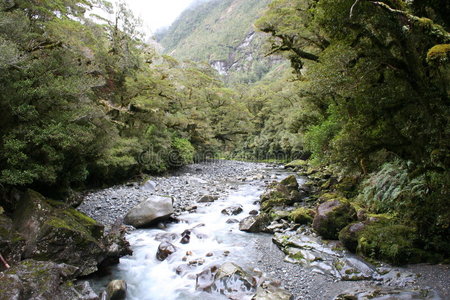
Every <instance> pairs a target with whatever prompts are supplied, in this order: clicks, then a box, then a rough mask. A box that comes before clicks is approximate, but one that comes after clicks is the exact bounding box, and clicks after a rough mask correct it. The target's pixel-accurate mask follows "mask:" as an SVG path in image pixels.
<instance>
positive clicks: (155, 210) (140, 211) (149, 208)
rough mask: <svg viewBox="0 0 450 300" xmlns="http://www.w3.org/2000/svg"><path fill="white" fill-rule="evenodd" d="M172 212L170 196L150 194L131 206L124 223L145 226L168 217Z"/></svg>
mask: <svg viewBox="0 0 450 300" xmlns="http://www.w3.org/2000/svg"><path fill="white" fill-rule="evenodd" d="M173 212H174V210H173V206H172V198H171V197H165V196H152V197H150V198H148V199H147V200H145V201H143V202H141V203H140V204H138V205H136V206H135V207H133V208H132V209H131V210H130V211H129V212H128V214H127V215H126V216H125V219H124V223H125V224H128V225H132V226H134V227H145V226H149V225H151V224H153V223H155V222H158V221H160V220H163V219H165V218H168V217H169V216H170V215H172V214H173Z"/></svg>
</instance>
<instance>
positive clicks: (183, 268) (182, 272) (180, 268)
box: [175, 264, 192, 276]
mask: <svg viewBox="0 0 450 300" xmlns="http://www.w3.org/2000/svg"><path fill="white" fill-rule="evenodd" d="M190 270H192V266H190V265H187V264H183V265H179V266H178V267H177V268H176V269H175V273H177V275H180V276H184V275H186V273H187V272H189V271H190Z"/></svg>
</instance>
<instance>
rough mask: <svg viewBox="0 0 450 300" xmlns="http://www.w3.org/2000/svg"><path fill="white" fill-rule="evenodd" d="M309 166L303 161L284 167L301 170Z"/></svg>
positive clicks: (299, 160)
mask: <svg viewBox="0 0 450 300" xmlns="http://www.w3.org/2000/svg"><path fill="white" fill-rule="evenodd" d="M307 166H308V162H307V161H306V160H303V159H297V160H293V161H291V162H290V163H288V164H286V165H285V166H284V168H285V169H294V170H299V169H301V168H305V167H307Z"/></svg>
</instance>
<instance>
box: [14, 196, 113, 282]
mask: <svg viewBox="0 0 450 300" xmlns="http://www.w3.org/2000/svg"><path fill="white" fill-rule="evenodd" d="M50 203H51V204H52V205H51V204H50ZM13 219H14V221H13V222H14V229H15V230H17V231H18V232H19V233H20V234H21V236H22V237H23V239H24V243H25V247H24V252H23V254H22V257H23V258H33V259H36V260H45V261H47V260H48V261H50V260H51V261H54V262H57V263H66V264H70V265H74V266H77V267H78V271H77V275H88V274H91V273H93V272H95V271H97V266H98V264H99V263H101V262H102V261H103V260H105V259H106V258H107V257H108V250H107V248H108V245H106V244H105V243H104V240H103V225H101V224H99V223H97V222H96V221H94V220H93V219H91V218H89V217H87V216H85V215H83V214H82V213H80V212H78V211H77V210H75V209H73V208H65V207H64V206H63V203H59V202H56V201H50V200H48V199H45V198H44V197H43V196H42V195H40V194H39V193H37V192H34V191H31V190H28V191H27V192H26V193H25V194H24V195H23V196H22V199H20V202H19V206H18V208H17V209H16V213H15V214H14V217H13ZM116 252H117V253H120V249H118V250H117V251H116Z"/></svg>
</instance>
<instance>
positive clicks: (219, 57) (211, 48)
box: [156, 0, 283, 83]
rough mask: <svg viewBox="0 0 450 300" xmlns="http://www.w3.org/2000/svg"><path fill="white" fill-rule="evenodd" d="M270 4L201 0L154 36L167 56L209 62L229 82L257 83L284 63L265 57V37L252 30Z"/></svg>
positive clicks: (266, 0) (263, 0)
mask: <svg viewBox="0 0 450 300" xmlns="http://www.w3.org/2000/svg"><path fill="white" fill-rule="evenodd" d="M269 3H270V1H269V0H211V1H203V2H200V3H198V4H197V5H194V6H192V7H191V8H189V9H187V10H186V11H185V12H184V13H183V14H182V15H181V16H180V17H179V18H178V19H177V20H176V21H175V22H174V24H173V25H172V26H170V28H168V29H167V30H165V31H162V32H160V33H159V34H157V36H156V37H157V40H158V41H159V42H160V43H161V45H162V46H163V47H164V52H165V53H166V54H168V55H171V56H173V57H175V58H177V59H180V60H185V59H188V60H193V61H196V62H206V63H209V64H210V65H211V66H213V67H214V68H215V69H216V70H217V71H218V72H219V73H220V74H221V75H223V76H224V77H223V78H224V79H225V81H227V82H228V83H251V82H256V81H258V80H260V79H261V78H262V77H264V75H266V74H267V72H269V71H270V70H272V69H273V67H277V66H278V65H280V63H282V62H283V60H282V59H281V58H280V57H276V56H272V57H267V53H268V51H267V49H266V47H265V36H264V35H263V34H262V33H261V32H258V31H256V29H255V27H254V23H255V21H256V19H257V18H258V17H260V16H261V15H262V13H263V12H264V11H265V9H266V8H267V5H268V4H269Z"/></svg>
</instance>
